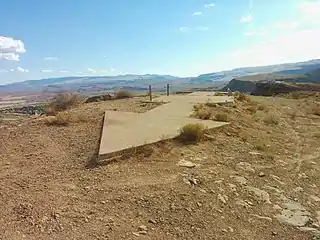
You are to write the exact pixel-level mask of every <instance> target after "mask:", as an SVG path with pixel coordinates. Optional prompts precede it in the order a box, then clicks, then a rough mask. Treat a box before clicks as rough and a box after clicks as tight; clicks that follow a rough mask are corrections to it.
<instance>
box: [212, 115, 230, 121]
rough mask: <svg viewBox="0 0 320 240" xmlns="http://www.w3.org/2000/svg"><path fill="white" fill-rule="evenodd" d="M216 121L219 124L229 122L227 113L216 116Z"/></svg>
mask: <svg viewBox="0 0 320 240" xmlns="http://www.w3.org/2000/svg"><path fill="white" fill-rule="evenodd" d="M215 120H216V121H219V122H228V114H226V113H217V114H216V115H215Z"/></svg>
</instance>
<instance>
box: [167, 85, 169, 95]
mask: <svg viewBox="0 0 320 240" xmlns="http://www.w3.org/2000/svg"><path fill="white" fill-rule="evenodd" d="M167 96H169V83H168V84H167Z"/></svg>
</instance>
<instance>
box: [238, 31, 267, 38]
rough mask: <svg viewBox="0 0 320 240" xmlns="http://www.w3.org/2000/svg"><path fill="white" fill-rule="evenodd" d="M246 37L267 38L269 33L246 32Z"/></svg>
mask: <svg viewBox="0 0 320 240" xmlns="http://www.w3.org/2000/svg"><path fill="white" fill-rule="evenodd" d="M244 35H245V36H249V37H251V36H267V35H268V32H267V31H266V30H261V31H252V32H245V33H244Z"/></svg>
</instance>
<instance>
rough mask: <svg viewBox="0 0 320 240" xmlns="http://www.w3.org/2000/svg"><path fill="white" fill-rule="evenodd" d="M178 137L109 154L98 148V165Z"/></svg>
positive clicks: (223, 123) (222, 125)
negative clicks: (101, 151)
mask: <svg viewBox="0 0 320 240" xmlns="http://www.w3.org/2000/svg"><path fill="white" fill-rule="evenodd" d="M229 124H230V123H228V122H221V125H220V126H217V127H213V128H208V129H219V128H221V127H224V126H227V125H229ZM102 132H103V130H102V131H101V133H102ZM177 137H178V135H177V134H172V135H170V136H169V135H166V136H165V137H162V138H161V139H160V138H159V140H157V141H153V142H149V143H146V144H143V145H138V146H131V147H127V148H124V149H121V150H117V151H114V152H109V153H100V148H99V153H98V162H99V163H100V164H108V163H109V162H113V161H115V160H118V159H121V158H126V157H129V155H131V154H132V152H134V153H139V151H140V150H143V149H144V148H146V147H150V146H154V145H157V144H161V143H163V142H166V141H168V140H174V139H176V138H177ZM101 139H102V138H100V144H99V145H101Z"/></svg>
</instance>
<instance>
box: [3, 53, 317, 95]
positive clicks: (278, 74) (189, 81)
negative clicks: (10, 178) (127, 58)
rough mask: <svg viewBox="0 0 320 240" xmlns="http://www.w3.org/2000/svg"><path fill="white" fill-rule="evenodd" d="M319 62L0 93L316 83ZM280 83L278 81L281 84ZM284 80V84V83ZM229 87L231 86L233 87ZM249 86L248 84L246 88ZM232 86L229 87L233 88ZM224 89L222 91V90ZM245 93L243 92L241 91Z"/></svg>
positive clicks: (46, 83)
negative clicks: (185, 76) (288, 82)
mask: <svg viewBox="0 0 320 240" xmlns="http://www.w3.org/2000/svg"><path fill="white" fill-rule="evenodd" d="M319 69H320V59H318V60H310V61H307V62H299V63H287V64H278V65H270V66H257V67H245V68H237V69H232V70H227V71H221V72H215V73H206V74H201V75H199V76H198V77H187V78H180V77H176V76H170V75H157V74H146V75H134V74H127V75H119V76H86V77H76V76H71V77H59V78H47V79H40V80H28V81H24V82H18V83H11V84H6V85H0V93H30V92H32V93H36V92H47V93H55V92H63V91H74V92H81V93H84V94H86V93H90V92H100V91H114V90H117V89H119V88H125V89H130V90H136V91H147V89H148V85H149V84H151V85H152V88H153V90H154V91H164V87H165V85H166V84H170V86H171V89H172V91H181V90H184V89H199V88H208V89H216V88H217V87H219V88H221V87H223V86H225V85H227V84H228V83H229V82H230V81H231V82H230V83H229V87H230V84H231V83H232V84H234V80H241V81H247V80H248V81H260V80H261V81H262V80H264V81H265V80H268V79H269V80H270V79H275V80H277V79H278V78H280V79H281V78H282V80H283V79H287V80H288V81H289V79H291V80H292V81H302V82H303V81H305V79H308V81H309V80H312V81H317V80H318V79H319V78H318V76H319V74H320V73H319V71H320V70H319ZM282 80H281V81H282ZM287 80H285V81H287ZM232 84H231V86H232ZM250 84H251V85H252V83H248V85H250ZM233 87H234V86H232V88H233ZM224 89H225V88H224ZM244 90H245V89H244Z"/></svg>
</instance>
